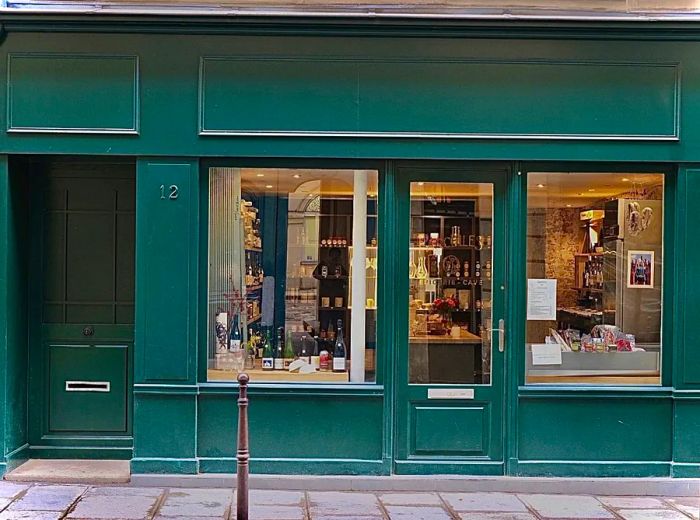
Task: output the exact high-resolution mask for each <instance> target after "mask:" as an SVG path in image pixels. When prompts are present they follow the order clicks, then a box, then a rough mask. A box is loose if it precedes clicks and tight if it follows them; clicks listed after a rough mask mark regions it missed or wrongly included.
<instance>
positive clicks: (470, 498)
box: [441, 493, 527, 513]
mask: <svg viewBox="0 0 700 520" xmlns="http://www.w3.org/2000/svg"><path fill="white" fill-rule="evenodd" d="M441 496H442V498H444V499H445V502H447V503H448V504H449V505H450V507H451V508H452V509H454V510H455V511H458V512H461V511H485V512H489V513H497V512H499V513H500V512H503V513H520V512H522V513H526V512H527V507H525V504H523V503H522V502H521V501H520V500H518V497H517V496H515V495H511V494H508V493H441Z"/></svg>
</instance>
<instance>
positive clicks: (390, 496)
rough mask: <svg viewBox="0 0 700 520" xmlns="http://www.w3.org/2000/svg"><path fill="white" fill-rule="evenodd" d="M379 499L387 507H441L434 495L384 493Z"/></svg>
mask: <svg viewBox="0 0 700 520" xmlns="http://www.w3.org/2000/svg"><path fill="white" fill-rule="evenodd" d="M379 499H380V500H381V501H382V503H383V504H384V505H387V506H441V505H442V501H441V500H440V497H439V496H438V495H436V494H435V493H386V494H384V495H380V496H379Z"/></svg>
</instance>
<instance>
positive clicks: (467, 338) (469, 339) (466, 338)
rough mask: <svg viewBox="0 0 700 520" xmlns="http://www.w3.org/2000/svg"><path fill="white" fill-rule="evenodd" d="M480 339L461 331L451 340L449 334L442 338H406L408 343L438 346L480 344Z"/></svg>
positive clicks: (429, 336)
mask: <svg viewBox="0 0 700 520" xmlns="http://www.w3.org/2000/svg"><path fill="white" fill-rule="evenodd" d="M481 341H482V340H481V338H480V337H479V336H477V335H476V334H472V333H471V332H465V331H462V334H461V336H460V337H459V338H453V337H452V336H451V335H450V334H445V335H444V336H434V335H426V336H410V337H409V338H408V342H409V343H436V344H440V345H458V344H460V343H469V344H474V343H481Z"/></svg>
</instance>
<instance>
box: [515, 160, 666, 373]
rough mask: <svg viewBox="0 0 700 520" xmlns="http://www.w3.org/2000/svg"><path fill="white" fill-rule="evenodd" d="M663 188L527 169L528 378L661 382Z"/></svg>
mask: <svg viewBox="0 0 700 520" xmlns="http://www.w3.org/2000/svg"><path fill="white" fill-rule="evenodd" d="M663 186H664V177H663V174H653V173H580V172H559V173H552V172H550V173H530V174H528V210H527V211H528V214H527V223H528V228H527V278H528V301H527V305H528V321H527V338H526V340H527V345H526V368H527V372H526V381H527V383H573V384H623V385H624V384H632V385H644V384H659V383H660V366H661V317H662V280H663V276H662V272H663V192H664V190H663Z"/></svg>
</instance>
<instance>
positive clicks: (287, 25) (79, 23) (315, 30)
mask: <svg viewBox="0 0 700 520" xmlns="http://www.w3.org/2000/svg"><path fill="white" fill-rule="evenodd" d="M2 29H3V32H7V33H10V32H28V31H41V32H109V33H122V34H124V33H126V34H128V33H133V32H139V33H151V34H245V35H249V34H253V35H257V34H265V35H270V34H273V35H289V34H309V35H312V34H323V35H338V34H345V35H349V36H391V35H407V36H415V37H420V36H424V35H427V36H433V37H435V36H441V37H444V36H452V37H468V36H471V37H485V38H499V37H511V38H575V39H591V40H602V39H606V40H608V39H609V40H635V39H640V40H667V41H696V40H698V39H700V28H699V27H698V23H697V22H693V21H654V23H650V22H649V21H644V20H629V19H624V18H621V19H620V20H610V19H608V20H586V21H577V20H532V19H529V20H528V19H521V20H514V19H512V18H511V19H505V18H495V19H469V18H465V19H459V18H458V17H456V16H454V17H450V18H446V17H442V18H434V17H433V18H431V17H429V16H425V17H424V18H417V17H415V16H410V17H409V16H405V17H400V16H394V15H392V16H391V17H386V18H384V17H382V16H381V15H379V16H378V15H377V14H376V13H375V14H373V15H372V16H371V17H368V16H363V15H362V13H361V12H358V13H354V15H351V16H348V15H347V13H344V16H336V17H333V16H322V17H313V16H296V15H295V16H261V15H259V14H257V15H256V14H250V15H246V14H245V13H239V14H238V15H237V16H236V17H227V16H216V15H215V14H214V15H198V16H192V15H157V14H151V15H144V14H142V15H126V14H113V15H109V16H106V15H100V16H95V15H94V14H93V13H89V14H75V13H72V14H71V13H60V14H57V13H55V12H50V11H47V13H45V14H36V13H31V14H26V13H22V12H21V11H19V10H18V12H15V13H12V12H11V13H7V12H5V13H3V24H2Z"/></svg>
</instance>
